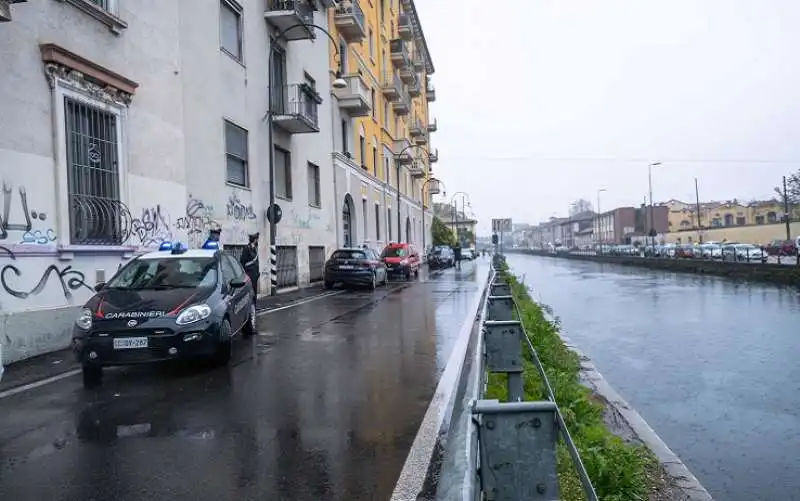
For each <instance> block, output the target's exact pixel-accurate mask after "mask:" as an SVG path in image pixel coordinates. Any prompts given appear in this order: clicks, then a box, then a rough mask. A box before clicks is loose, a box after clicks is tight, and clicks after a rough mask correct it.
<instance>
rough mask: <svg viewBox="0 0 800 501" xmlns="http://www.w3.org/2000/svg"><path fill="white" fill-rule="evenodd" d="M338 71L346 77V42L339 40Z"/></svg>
mask: <svg viewBox="0 0 800 501" xmlns="http://www.w3.org/2000/svg"><path fill="white" fill-rule="evenodd" d="M339 71H341V72H342V75H347V42H345V41H344V40H341V39H340V40H339Z"/></svg>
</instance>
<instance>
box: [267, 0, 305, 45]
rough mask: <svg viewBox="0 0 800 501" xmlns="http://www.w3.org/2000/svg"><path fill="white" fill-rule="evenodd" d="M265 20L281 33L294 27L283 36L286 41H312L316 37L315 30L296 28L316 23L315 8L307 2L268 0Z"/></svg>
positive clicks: (300, 0)
mask: <svg viewBox="0 0 800 501" xmlns="http://www.w3.org/2000/svg"><path fill="white" fill-rule="evenodd" d="M264 18H265V19H266V20H267V22H268V23H270V24H271V25H272V26H274V27H275V29H276V30H277V31H278V32H279V33H280V32H282V31H283V30H285V29H287V28H289V27H292V26H294V27H293V28H292V29H290V30H289V31H286V32H285V33H283V34H282V35H281V36H282V37H283V38H285V39H286V40H311V39H314V38H315V37H316V35H314V31H313V28H307V27H305V26H295V25H297V24H303V23H305V24H313V23H314V7H313V6H312V5H311V4H310V3H309V2H307V1H306V0H267V10H266V11H265V12H264Z"/></svg>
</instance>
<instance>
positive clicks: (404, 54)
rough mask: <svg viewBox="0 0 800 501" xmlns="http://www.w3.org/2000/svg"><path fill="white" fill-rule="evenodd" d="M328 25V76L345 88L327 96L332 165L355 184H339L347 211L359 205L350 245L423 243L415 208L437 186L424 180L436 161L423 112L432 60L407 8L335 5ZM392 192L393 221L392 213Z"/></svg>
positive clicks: (390, 2)
mask: <svg viewBox="0 0 800 501" xmlns="http://www.w3.org/2000/svg"><path fill="white" fill-rule="evenodd" d="M328 26H329V30H330V32H331V34H332V35H333V37H334V39H335V40H337V41H338V46H337V47H336V49H335V50H332V51H331V54H330V69H331V78H334V77H335V75H336V74H337V73H339V74H341V76H342V77H343V78H344V80H345V81H346V82H347V84H348V87H347V88H345V89H341V90H337V91H335V94H336V98H337V101H338V107H339V115H338V124H335V132H336V136H337V138H338V139H337V141H336V142H337V143H338V144H336V145H335V148H334V159H335V160H336V159H337V155H339V158H338V159H339V163H340V164H342V165H344V164H346V165H347V169H348V174H347V176H346V177H347V178H348V179H351V181H350V182H352V178H353V176H355V177H357V178H359V182H360V183H361V186H360V188H359V190H358V191H356V190H355V189H354V188H352V187H351V186H350V185H347V188H348V192H347V193H348V195H350V196H351V198H353V199H354V202H353V203H354V205H355V206H358V205H359V204H358V202H357V201H355V198H359V197H360V198H362V200H366V202H365V203H364V202H362V205H363V206H364V209H363V210H361V211H359V210H358V208H356V212H357V213H358V214H359V215H360V216H361V220H362V221H361V223H363V226H364V227H363V229H362V231H361V235H359V237H361V236H362V235H363V236H365V237H367V238H358V240H359V241H367V242H368V243H370V242H375V243H381V244H382V243H384V241H389V240H398V239H400V240H404V241H414V240H425V238H424V236H425V235H426V234H429V231H430V228H429V226H430V222H429V220H430V217H429V215H427V214H424V209H423V206H424V208H428V205H429V201H430V195H431V194H432V193H430V192H431V190H430V189H429V188H433V191H434V192H435V190H436V188H437V187H436V186H434V185H435V184H436V183H427V182H426V181H427V179H428V178H429V177H430V176H431V174H432V169H431V166H432V164H433V163H435V162H436V161H438V152H437V151H436V150H435V149H433V148H431V133H432V132H435V131H436V128H437V124H436V121H435V120H433V119H431V117H430V113H429V106H428V105H429V103H430V102H432V101H434V100H435V99H436V93H435V90H434V88H433V85H432V83H431V75H432V74H433V72H434V67H433V62H432V60H431V56H430V53H429V51H428V47H427V43H426V41H425V36H424V34H423V32H422V27H421V23H420V19H419V16H418V14H417V11H416V8H415V6H414V3H413V1H411V0H343V1H340V2H339V3H338V4H337V6H336V7H334V8H333V9H329V11H328ZM335 120H336V118H335ZM401 153H402V155H400V154H401ZM398 175H399V177H398ZM398 187H399V190H400V193H401V199H402V201H401V203H400V205H401V207H400V211H401V217H400V218H397V212H395V211H397V210H398V208H397V205H398V204H397V201H396V198H397V192H396V190H397V189H398ZM340 191H341V190H340ZM354 192H355V193H354ZM373 205H378V206H380V208H374V207H373ZM382 219H385V220H386V224H385V226H386V231H384V232H383V233H381V231H380V224H381V223H380V220H382ZM394 219H397V221H394ZM373 220H374V221H373ZM402 221H405V225H404V224H403V223H402ZM426 221H427V222H426ZM373 228H374V229H373ZM420 237H422V239H420ZM420 243H421V241H420Z"/></svg>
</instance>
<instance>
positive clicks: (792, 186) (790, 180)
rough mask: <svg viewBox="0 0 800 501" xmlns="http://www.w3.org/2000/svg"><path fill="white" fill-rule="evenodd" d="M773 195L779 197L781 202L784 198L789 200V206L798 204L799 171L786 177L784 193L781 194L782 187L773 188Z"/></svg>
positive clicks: (799, 190) (799, 191)
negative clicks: (775, 194)
mask: <svg viewBox="0 0 800 501" xmlns="http://www.w3.org/2000/svg"><path fill="white" fill-rule="evenodd" d="M775 193H777V194H778V196H779V197H781V198H780V201H781V202H783V199H784V197H786V198H788V199H789V204H790V205H796V204H800V171H797V172H795V173H794V174H789V175H788V176H786V193H784V192H783V186H782V185H781V186H776V187H775Z"/></svg>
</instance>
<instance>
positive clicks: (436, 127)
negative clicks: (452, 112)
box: [428, 118, 439, 132]
mask: <svg viewBox="0 0 800 501" xmlns="http://www.w3.org/2000/svg"><path fill="white" fill-rule="evenodd" d="M437 130H439V123H438V122H437V121H436V119H435V118H434V119H433V122H431V123H429V124H428V132H436V131H437Z"/></svg>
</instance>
